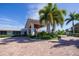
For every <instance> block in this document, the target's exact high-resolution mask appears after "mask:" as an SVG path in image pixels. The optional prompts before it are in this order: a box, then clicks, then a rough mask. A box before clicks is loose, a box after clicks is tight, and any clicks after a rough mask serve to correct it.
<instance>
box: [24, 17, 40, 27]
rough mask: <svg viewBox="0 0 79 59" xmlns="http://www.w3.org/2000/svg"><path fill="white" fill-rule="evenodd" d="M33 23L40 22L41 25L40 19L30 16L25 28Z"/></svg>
mask: <svg viewBox="0 0 79 59" xmlns="http://www.w3.org/2000/svg"><path fill="white" fill-rule="evenodd" d="M31 24H38V25H40V22H39V20H35V19H31V18H29V19H28V20H27V22H26V24H25V28H27V27H29V26H30V25H31Z"/></svg>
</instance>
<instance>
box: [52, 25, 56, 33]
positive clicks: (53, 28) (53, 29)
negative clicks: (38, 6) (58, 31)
mask: <svg viewBox="0 0 79 59" xmlns="http://www.w3.org/2000/svg"><path fill="white" fill-rule="evenodd" d="M52 26H53V27H52V32H54V31H55V25H54V24H53V25H52Z"/></svg>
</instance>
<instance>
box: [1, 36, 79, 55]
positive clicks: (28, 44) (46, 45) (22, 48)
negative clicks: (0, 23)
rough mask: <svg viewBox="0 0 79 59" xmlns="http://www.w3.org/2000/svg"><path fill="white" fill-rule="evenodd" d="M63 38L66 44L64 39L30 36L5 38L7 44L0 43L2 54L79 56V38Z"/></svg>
mask: <svg viewBox="0 0 79 59" xmlns="http://www.w3.org/2000/svg"><path fill="white" fill-rule="evenodd" d="M63 39H64V41H63V42H66V43H65V44H62V43H63V42H62V41H60V42H51V41H49V40H42V41H31V40H30V41H29V39H28V38H18V37H17V38H8V39H4V40H3V41H4V42H6V44H0V56H79V48H78V46H79V45H78V44H76V43H79V41H78V40H79V38H74V37H65V38H63ZM66 39H67V41H66ZM71 39H72V40H71ZM69 40H70V41H69ZM76 40H77V42H76ZM76 45H78V46H76Z"/></svg>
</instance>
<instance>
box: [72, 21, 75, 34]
mask: <svg viewBox="0 0 79 59" xmlns="http://www.w3.org/2000/svg"><path fill="white" fill-rule="evenodd" d="M72 25H73V27H72V30H73V34H74V33H75V28H74V20H73V21H72Z"/></svg>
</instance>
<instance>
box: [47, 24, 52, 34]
mask: <svg viewBox="0 0 79 59" xmlns="http://www.w3.org/2000/svg"><path fill="white" fill-rule="evenodd" d="M47 32H48V33H51V31H50V23H48V24H47Z"/></svg>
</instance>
